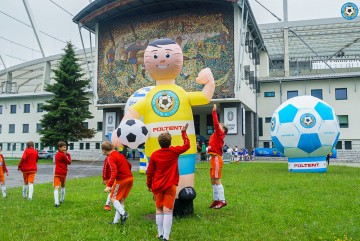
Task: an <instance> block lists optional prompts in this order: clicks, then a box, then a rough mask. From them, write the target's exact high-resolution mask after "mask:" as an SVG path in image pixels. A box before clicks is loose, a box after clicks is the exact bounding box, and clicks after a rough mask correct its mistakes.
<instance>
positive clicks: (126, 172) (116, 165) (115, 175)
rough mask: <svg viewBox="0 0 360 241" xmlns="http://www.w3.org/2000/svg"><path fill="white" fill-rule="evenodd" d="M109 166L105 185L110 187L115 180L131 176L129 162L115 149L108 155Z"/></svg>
mask: <svg viewBox="0 0 360 241" xmlns="http://www.w3.org/2000/svg"><path fill="white" fill-rule="evenodd" d="M108 158H109V162H110V168H111V176H110V179H109V181H108V182H107V184H106V186H107V187H111V186H112V185H113V184H114V182H115V180H116V181H120V180H125V179H128V178H131V177H133V174H132V173H131V164H130V163H129V162H128V161H127V160H126V158H125V157H124V155H122V154H120V153H119V152H117V151H112V152H111V153H110V155H109V156H108Z"/></svg>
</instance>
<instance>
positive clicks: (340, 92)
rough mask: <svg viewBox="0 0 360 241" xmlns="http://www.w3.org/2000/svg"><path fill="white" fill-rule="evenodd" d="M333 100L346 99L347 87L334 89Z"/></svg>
mask: <svg viewBox="0 0 360 241" xmlns="http://www.w3.org/2000/svg"><path fill="white" fill-rule="evenodd" d="M335 100H347V89H346V88H339V89H335Z"/></svg>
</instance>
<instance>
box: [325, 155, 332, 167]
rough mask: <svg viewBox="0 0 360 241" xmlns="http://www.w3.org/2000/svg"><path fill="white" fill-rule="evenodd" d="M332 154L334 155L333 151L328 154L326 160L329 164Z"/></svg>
mask: <svg viewBox="0 0 360 241" xmlns="http://www.w3.org/2000/svg"><path fill="white" fill-rule="evenodd" d="M331 155H332V153H331V152H330V153H329V154H327V155H326V162H327V164H328V166H329V165H330V157H331Z"/></svg>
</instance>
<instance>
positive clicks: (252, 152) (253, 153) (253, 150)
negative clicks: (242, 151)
mask: <svg viewBox="0 0 360 241" xmlns="http://www.w3.org/2000/svg"><path fill="white" fill-rule="evenodd" d="M250 160H251V161H253V160H255V148H254V147H252V148H251V157H250Z"/></svg>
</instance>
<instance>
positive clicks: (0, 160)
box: [0, 147, 9, 197]
mask: <svg viewBox="0 0 360 241" xmlns="http://www.w3.org/2000/svg"><path fill="white" fill-rule="evenodd" d="M1 151H2V150H1V147H0V185H1V191H2V195H3V197H6V187H5V175H4V174H5V173H6V175H7V176H9V172H8V169H7V168H6V164H5V159H4V156H3V155H2V154H1Z"/></svg>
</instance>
